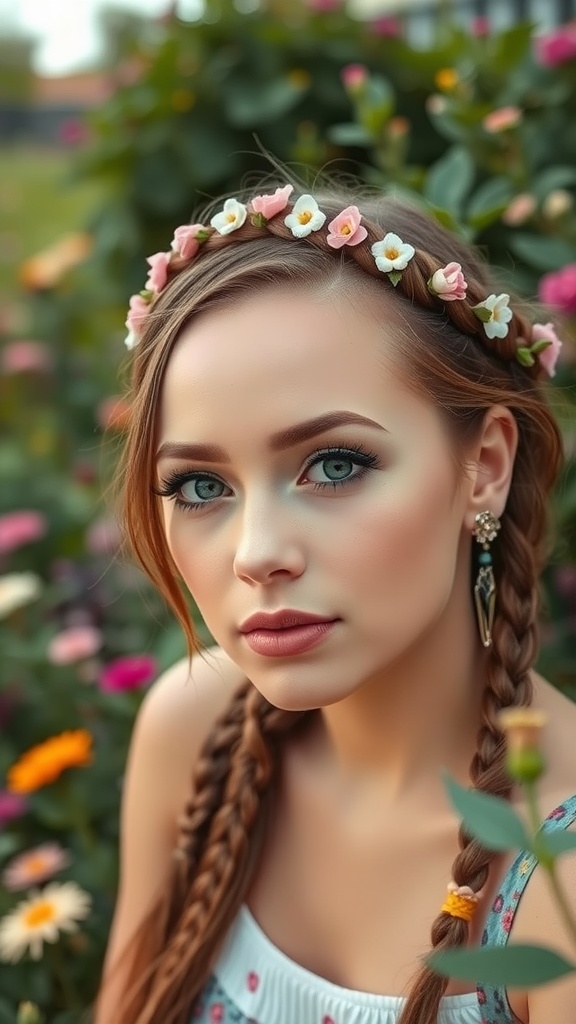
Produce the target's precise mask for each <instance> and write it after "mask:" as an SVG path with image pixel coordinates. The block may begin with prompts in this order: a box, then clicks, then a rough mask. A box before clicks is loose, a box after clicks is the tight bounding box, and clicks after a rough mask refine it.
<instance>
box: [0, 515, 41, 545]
mask: <svg viewBox="0 0 576 1024" xmlns="http://www.w3.org/2000/svg"><path fill="white" fill-rule="evenodd" d="M46 529H47V523H46V518H45V516H43V515H42V514H41V513H40V512H32V511H29V510H28V509H22V511H20V512H8V513H6V515H4V516H0V555H5V554H8V552H10V551H16V549H17V548H21V547H23V545H24V544H30V543H31V542H32V541H35V540H38V539H39V538H40V537H43V536H44V535H45V533H46Z"/></svg>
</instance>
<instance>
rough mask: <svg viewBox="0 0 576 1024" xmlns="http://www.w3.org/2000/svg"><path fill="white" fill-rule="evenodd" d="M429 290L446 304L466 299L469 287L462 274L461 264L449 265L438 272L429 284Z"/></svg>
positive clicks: (433, 275)
mask: <svg viewBox="0 0 576 1024" xmlns="http://www.w3.org/2000/svg"><path fill="white" fill-rule="evenodd" d="M428 288H429V290H430V291H431V292H432V294H433V295H437V296H438V298H439V299H442V300H443V301H444V302H453V301H454V300H455V299H465V298H466V289H467V288H468V285H467V284H466V281H465V279H464V274H463V273H462V267H461V266H460V264H459V263H448V264H447V265H446V266H445V267H442V268H441V269H440V270H437V271H436V272H435V273H434V274H432V277H431V278H430V280H429V282H428Z"/></svg>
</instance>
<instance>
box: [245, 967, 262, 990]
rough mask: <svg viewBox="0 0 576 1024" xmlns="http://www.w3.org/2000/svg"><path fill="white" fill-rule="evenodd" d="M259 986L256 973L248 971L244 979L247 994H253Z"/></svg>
mask: <svg viewBox="0 0 576 1024" xmlns="http://www.w3.org/2000/svg"><path fill="white" fill-rule="evenodd" d="M259 984H260V978H259V977H258V975H257V974H256V971H249V973H248V976H247V978H246V985H247V986H248V991H249V992H255V991H256V989H257V988H258V985H259Z"/></svg>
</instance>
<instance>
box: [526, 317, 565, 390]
mask: <svg viewBox="0 0 576 1024" xmlns="http://www.w3.org/2000/svg"><path fill="white" fill-rule="evenodd" d="M538 341H547V342H548V343H549V344H548V345H546V347H545V348H543V349H541V350H540V352H538V362H539V363H540V366H542V367H543V368H544V370H545V371H546V373H547V374H548V376H549V377H554V376H555V375H556V363H557V362H558V356H559V355H560V350H561V348H562V342H561V340H560V338H559V337H558V335H557V334H556V331H555V330H554V324H552V323H547V324H533V325H532V342H538Z"/></svg>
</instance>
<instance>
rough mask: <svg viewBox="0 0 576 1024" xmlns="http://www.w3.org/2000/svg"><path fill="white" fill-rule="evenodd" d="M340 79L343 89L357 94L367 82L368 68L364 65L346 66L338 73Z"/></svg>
mask: <svg viewBox="0 0 576 1024" xmlns="http://www.w3.org/2000/svg"><path fill="white" fill-rule="evenodd" d="M340 79H341V81H342V85H343V86H344V88H345V89H349V90H350V92H357V91H358V90H359V89H362V87H363V86H364V85H366V82H367V81H368V68H367V67H365V65H364V64H347V65H346V67H344V68H342V71H341V72H340Z"/></svg>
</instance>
